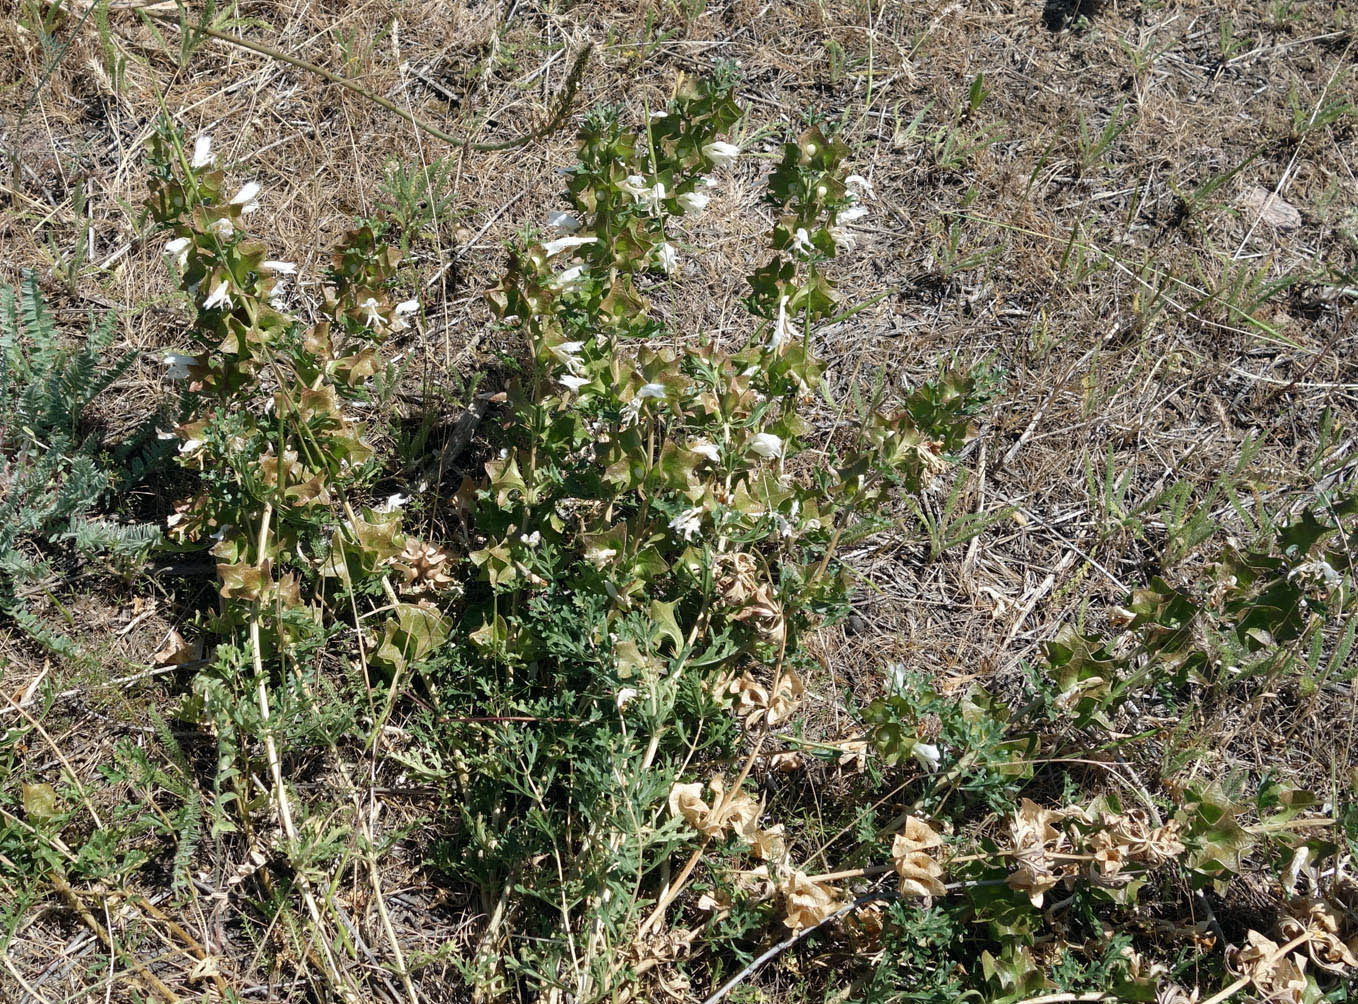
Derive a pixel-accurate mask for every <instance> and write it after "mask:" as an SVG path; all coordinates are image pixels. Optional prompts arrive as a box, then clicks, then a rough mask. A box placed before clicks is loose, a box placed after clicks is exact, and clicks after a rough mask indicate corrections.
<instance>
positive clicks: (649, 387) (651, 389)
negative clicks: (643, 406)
mask: <svg viewBox="0 0 1358 1004" xmlns="http://www.w3.org/2000/svg"><path fill="white" fill-rule="evenodd" d="M637 397H638V398H640V399H641V400H643V401H645V400H646V399H648V398H652V399H654V400H657V401H663V400H664V399H665V385H664V384H663V383H648V384H643V385H642V387H641V390H639V391H637Z"/></svg>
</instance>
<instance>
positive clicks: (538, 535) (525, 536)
mask: <svg viewBox="0 0 1358 1004" xmlns="http://www.w3.org/2000/svg"><path fill="white" fill-rule="evenodd" d="M519 543H521V544H527V545H528V546H529V547H537V546H538V545H539V544H541V543H542V531H541V530H534V531H533V532H532V533H521V534H519Z"/></svg>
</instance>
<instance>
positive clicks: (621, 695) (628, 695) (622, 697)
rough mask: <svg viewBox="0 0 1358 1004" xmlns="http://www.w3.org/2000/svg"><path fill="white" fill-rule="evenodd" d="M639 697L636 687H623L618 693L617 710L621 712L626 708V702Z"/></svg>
mask: <svg viewBox="0 0 1358 1004" xmlns="http://www.w3.org/2000/svg"><path fill="white" fill-rule="evenodd" d="M639 696H640V694H639V692H638V691H637V689H636V687H623V688H622V689H621V690H619V691H618V697H617V702H618V710H619V711H621V710H622V709H623V708H625V707H627V704H628V702H630V701H632V700H634V699H635V698H637V697H639Z"/></svg>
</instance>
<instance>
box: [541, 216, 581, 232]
mask: <svg viewBox="0 0 1358 1004" xmlns="http://www.w3.org/2000/svg"><path fill="white" fill-rule="evenodd" d="M547 225H548V226H549V227H555V228H556V229H557V230H564V231H565V232H566V233H568V234H573V233H575V231H577V230H579V229H580V221H579V220H578V219H576V218H575V217H574V216H572V215H571V214H570V213H548V214H547Z"/></svg>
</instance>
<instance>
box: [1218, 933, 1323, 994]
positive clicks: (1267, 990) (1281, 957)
mask: <svg viewBox="0 0 1358 1004" xmlns="http://www.w3.org/2000/svg"><path fill="white" fill-rule="evenodd" d="M1246 939H1247V940H1246V944H1245V945H1244V946H1243V947H1242V948H1238V949H1236V950H1235V952H1234V953H1233V954H1232V956H1231V959H1230V962H1231V965H1232V966H1233V968H1234V969H1235V971H1236V972H1237V973H1238V974H1239V975H1240V976H1241V977H1242V978H1244V979H1247V980H1249V982H1250V983H1251V984H1252V985H1253V986H1254V988H1255V989H1256V990H1258V991H1259V993H1260V994H1262V995H1263V997H1264V999H1265V1000H1268V1001H1270V1002H1278V1004H1301V1001H1302V994H1303V993H1304V992H1305V990H1306V973H1305V970H1306V959H1305V958H1304V957H1298V956H1296V955H1288V954H1287V953H1285V952H1283V951H1281V948H1280V946H1279V945H1278V944H1277V943H1276V942H1274V941H1271V940H1270V939H1268V938H1266V937H1264V936H1263V935H1262V934H1260V933H1259V932H1258V931H1250V932H1249V934H1248V935H1247V936H1246Z"/></svg>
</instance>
